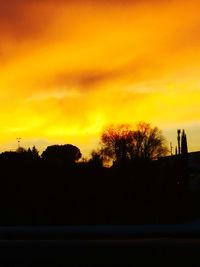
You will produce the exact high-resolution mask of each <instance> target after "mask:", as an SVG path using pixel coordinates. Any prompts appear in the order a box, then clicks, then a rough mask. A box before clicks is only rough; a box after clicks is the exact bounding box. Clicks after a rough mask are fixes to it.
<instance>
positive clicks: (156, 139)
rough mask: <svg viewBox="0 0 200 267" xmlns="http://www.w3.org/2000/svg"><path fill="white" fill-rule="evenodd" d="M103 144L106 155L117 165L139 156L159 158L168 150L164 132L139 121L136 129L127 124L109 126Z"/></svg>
mask: <svg viewBox="0 0 200 267" xmlns="http://www.w3.org/2000/svg"><path fill="white" fill-rule="evenodd" d="M101 146H102V153H103V155H104V157H105V156H106V157H108V158H110V160H111V161H112V162H113V163H114V164H117V165H118V164H123V163H125V162H127V161H129V160H134V159H138V158H140V159H141V158H142V159H151V160H152V159H157V158H158V157H159V156H163V155H165V154H166V153H167V152H168V149H167V147H166V145H165V138H164V136H163V135H162V132H161V131H160V130H159V129H158V128H157V127H151V125H150V124H149V123H145V122H140V123H138V124H137V127H136V129H135V130H133V129H131V128H130V126H129V125H126V124H122V125H118V126H116V127H114V126H109V127H107V128H106V129H105V130H104V131H103V133H102V136H101Z"/></svg>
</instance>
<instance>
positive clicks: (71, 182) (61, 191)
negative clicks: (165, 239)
mask: <svg viewBox="0 0 200 267" xmlns="http://www.w3.org/2000/svg"><path fill="white" fill-rule="evenodd" d="M166 153H167V149H166V145H165V139H164V137H163V135H162V133H161V131H160V130H159V129H158V128H156V127H155V128H154V127H151V126H150V125H149V124H146V123H140V124H139V125H138V126H137V128H136V129H135V130H133V129H131V127H129V126H127V125H120V126H118V127H113V126H110V127H108V128H107V129H105V130H104V131H103V133H102V136H101V142H100V147H99V149H98V150H96V151H93V152H92V155H91V158H90V159H88V160H87V161H86V160H85V161H81V157H82V155H81V151H80V149H79V148H78V147H76V146H74V145H71V144H66V145H53V146H49V147H47V149H46V150H45V151H44V152H43V153H42V154H41V156H40V155H39V153H38V151H37V149H36V148H35V147H33V148H32V149H28V150H25V149H23V148H18V150H17V151H16V152H4V153H2V154H0V224H1V225H16V224H22V225H27V224H133V223H166V222H178V221H183V220H186V219H189V218H191V217H192V216H193V213H192V210H191V209H189V206H190V201H191V198H190V194H189V192H188V190H187V183H185V182H183V181H184V179H187V177H186V175H185V169H184V172H183V171H181V170H183V165H184V168H185V166H186V161H185V157H184V160H183V157H180V156H179V155H177V156H176V157H174V159H173V160H167V161H165V160H163V158H159V157H160V156H162V155H165V154H166ZM155 159H157V160H155ZM180 177H181V179H180ZM183 178H184V179H183Z"/></svg>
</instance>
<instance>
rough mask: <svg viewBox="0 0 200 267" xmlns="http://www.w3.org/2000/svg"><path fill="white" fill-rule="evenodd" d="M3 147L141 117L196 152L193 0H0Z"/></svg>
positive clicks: (197, 20) (199, 47)
mask: <svg viewBox="0 0 200 267" xmlns="http://www.w3.org/2000/svg"><path fill="white" fill-rule="evenodd" d="M0 7H1V8H0V36H1V42H0V74H1V75H0V99H1V105H0V123H1V134H0V151H3V150H5V149H15V148H16V146H17V140H16V138H17V137H21V138H22V143H21V144H22V145H23V146H25V147H27V146H32V145H36V146H37V147H38V148H39V149H40V150H43V149H45V147H46V146H47V145H49V144H54V143H58V144H61V143H72V144H74V145H77V146H79V147H80V149H81V151H82V152H83V153H84V154H85V155H87V154H88V153H89V151H90V150H91V149H92V148H95V147H96V145H97V143H98V140H99V134H100V132H101V131H102V129H103V127H104V126H105V125H107V124H110V123H131V124H132V123H133V124H134V123H136V122H138V121H147V122H150V123H152V125H157V126H158V127H159V128H161V129H162V130H163V132H164V134H165V136H166V137H167V139H168V141H169V142H170V141H173V143H174V146H175V142H176V129H177V128H185V129H186V132H187V133H188V141H189V149H190V151H193V150H200V137H199V136H200V135H199V133H200V104H199V100H200V17H199V8H200V2H199V1H197V0H190V1H184V0H174V1H170V0H168V1H167V0H166V1H165V0H163V1H158V0H140V1H139V0H135V1H134V0H132V1H131V0H121V1H120V0H107V1H106V0H99V1H98V0H96V1H95V0H82V1H81V0H71V1H70V0H65V1H64V0H41V1H37V0H7V1H4V0H0Z"/></svg>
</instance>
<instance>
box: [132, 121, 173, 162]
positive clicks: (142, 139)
mask: <svg viewBox="0 0 200 267" xmlns="http://www.w3.org/2000/svg"><path fill="white" fill-rule="evenodd" d="M133 135H134V138H133V139H134V145H133V147H134V153H133V156H134V157H135V158H145V159H157V158H158V157H160V156H164V155H166V154H167V152H168V149H167V146H166V140H165V138H164V136H163V134H162V131H161V130H160V129H158V128H157V127H151V125H150V124H149V123H146V122H140V123H138V124H137V127H136V130H135V131H134V134H133Z"/></svg>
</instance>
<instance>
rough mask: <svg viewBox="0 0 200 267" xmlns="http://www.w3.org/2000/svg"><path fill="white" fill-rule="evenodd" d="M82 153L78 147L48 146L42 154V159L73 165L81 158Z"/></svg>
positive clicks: (68, 145)
mask: <svg viewBox="0 0 200 267" xmlns="http://www.w3.org/2000/svg"><path fill="white" fill-rule="evenodd" d="M81 156H82V155H81V152H80V150H79V148H78V147H76V146H73V145H70V144H67V145H52V146H48V147H47V148H46V150H45V151H44V152H43V153H42V158H43V159H46V160H50V161H60V162H63V163H68V164H73V163H75V161H77V160H79V159H80V158H81Z"/></svg>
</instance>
